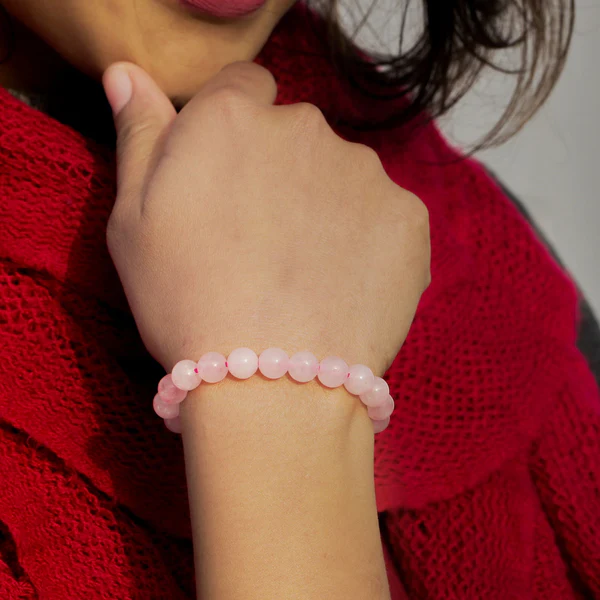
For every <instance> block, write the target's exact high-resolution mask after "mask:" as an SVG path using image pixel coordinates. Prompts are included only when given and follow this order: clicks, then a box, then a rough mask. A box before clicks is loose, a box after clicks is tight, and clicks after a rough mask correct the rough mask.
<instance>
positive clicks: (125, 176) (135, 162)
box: [102, 63, 176, 202]
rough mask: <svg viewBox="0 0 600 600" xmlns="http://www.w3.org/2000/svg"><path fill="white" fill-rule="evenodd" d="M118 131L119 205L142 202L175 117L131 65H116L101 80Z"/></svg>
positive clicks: (140, 71)
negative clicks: (163, 141) (162, 145)
mask: <svg viewBox="0 0 600 600" xmlns="http://www.w3.org/2000/svg"><path fill="white" fill-rule="evenodd" d="M102 83H103V85H104V91H105V93H106V97H107V99H108V101H109V103H110V105H111V108H112V110H113V116H114V120H115V128H116V130H117V186H118V190H117V191H118V202H123V201H125V202H136V201H137V202H141V200H142V199H141V197H140V192H141V190H142V189H143V187H144V184H145V182H146V178H147V176H148V175H149V174H150V173H152V171H153V166H154V164H155V162H156V160H157V158H158V153H159V151H160V146H161V141H162V138H163V137H164V135H165V133H166V131H167V130H168V128H169V125H170V124H171V122H172V121H173V119H174V118H175V116H176V112H175V109H174V108H173V105H172V104H171V102H170V101H169V99H168V98H167V97H166V96H165V94H164V93H163V91H162V90H161V89H160V88H159V87H158V85H157V84H156V83H155V82H154V80H153V79H152V78H151V77H150V75H148V74H147V73H146V72H145V71H144V70H143V69H141V68H140V67H138V66H136V65H134V64H131V63H115V64H113V65H111V66H110V67H109V68H108V69H107V70H106V71H105V73H104V76H103V78H102Z"/></svg>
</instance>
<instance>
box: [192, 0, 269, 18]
mask: <svg viewBox="0 0 600 600" xmlns="http://www.w3.org/2000/svg"><path fill="white" fill-rule="evenodd" d="M180 1H181V3H182V4H183V5H184V6H187V7H188V8H194V9H196V10H197V11H198V12H201V13H203V14H205V15H208V16H211V17H216V18H217V19H235V18H237V17H245V16H246V15H249V14H250V13H253V12H254V11H256V10H258V9H259V8H260V7H261V6H263V5H264V4H265V2H266V1H267V0H180Z"/></svg>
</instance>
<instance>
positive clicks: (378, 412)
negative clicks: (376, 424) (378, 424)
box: [367, 394, 394, 421]
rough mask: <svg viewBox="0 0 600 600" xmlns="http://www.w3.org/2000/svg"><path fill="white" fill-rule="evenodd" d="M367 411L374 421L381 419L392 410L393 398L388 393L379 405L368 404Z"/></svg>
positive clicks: (387, 415) (386, 416)
mask: <svg viewBox="0 0 600 600" xmlns="http://www.w3.org/2000/svg"><path fill="white" fill-rule="evenodd" d="M367 412H368V413H369V417H371V419H373V420H374V421H383V419H387V418H388V417H389V416H390V415H391V414H392V413H393V412H394V399H393V398H392V397H391V396H390V395H389V394H388V395H387V398H386V399H385V401H384V403H383V404H382V405H381V406H369V408H368V409H367Z"/></svg>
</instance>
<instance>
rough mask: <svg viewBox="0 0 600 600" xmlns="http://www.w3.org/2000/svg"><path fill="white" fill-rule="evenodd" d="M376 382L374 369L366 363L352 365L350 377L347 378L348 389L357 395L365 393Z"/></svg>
mask: <svg viewBox="0 0 600 600" xmlns="http://www.w3.org/2000/svg"><path fill="white" fill-rule="evenodd" d="M374 383H375V376H374V375H373V371H371V369H369V367H365V365H352V366H351V367H350V369H349V370H348V378H347V379H346V383H345V384H344V385H345V386H346V389H347V390H348V391H349V392H350V393H351V394H354V395H355V396H359V395H360V394H365V393H366V392H368V391H369V390H370V389H371V388H372V387H373V384H374Z"/></svg>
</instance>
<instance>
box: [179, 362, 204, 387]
mask: <svg viewBox="0 0 600 600" xmlns="http://www.w3.org/2000/svg"><path fill="white" fill-rule="evenodd" d="M171 380H172V381H173V383H174V384H175V386H176V387H178V388H179V389H180V390H186V391H187V392H189V391H190V390H194V389H196V388H197V387H198V386H199V385H200V382H201V381H202V378H201V377H200V375H199V374H198V373H197V369H196V363H195V362H194V361H193V360H180V361H179V362H178V363H177V364H176V365H175V366H174V367H173V371H172V373H171Z"/></svg>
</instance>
